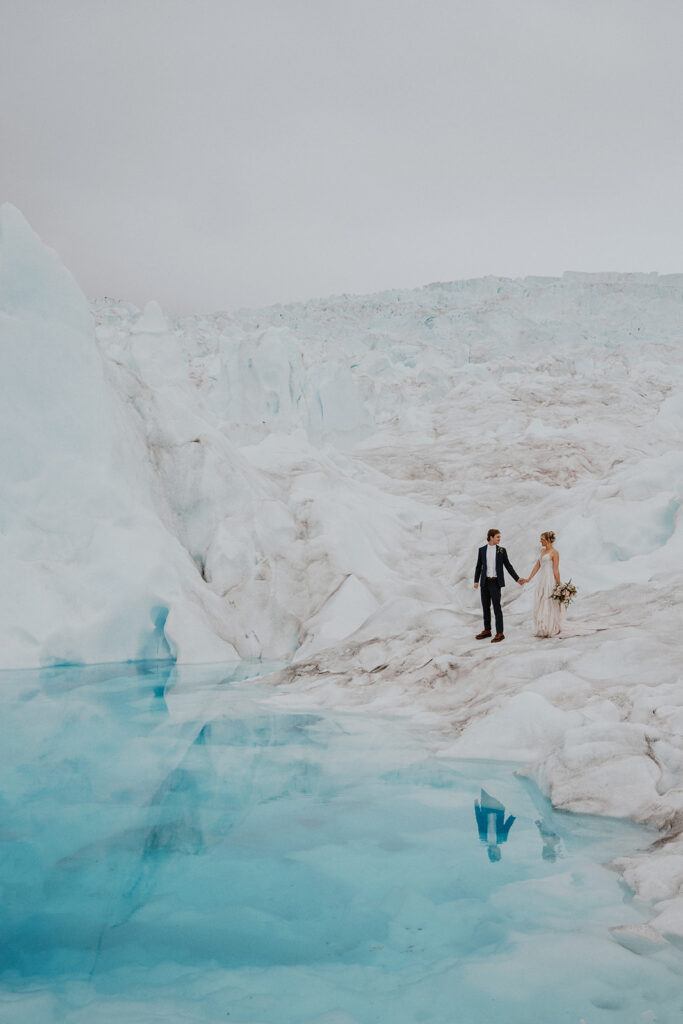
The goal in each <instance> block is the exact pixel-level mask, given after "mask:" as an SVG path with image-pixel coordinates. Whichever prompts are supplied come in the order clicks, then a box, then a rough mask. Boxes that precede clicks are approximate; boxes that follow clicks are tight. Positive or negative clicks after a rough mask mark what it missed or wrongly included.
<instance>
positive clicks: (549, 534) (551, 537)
mask: <svg viewBox="0 0 683 1024" xmlns="http://www.w3.org/2000/svg"><path fill="white" fill-rule="evenodd" d="M541 540H547V541H548V543H549V544H554V543H555V534H554V533H553V531H552V530H546V532H545V533H542V534H541Z"/></svg>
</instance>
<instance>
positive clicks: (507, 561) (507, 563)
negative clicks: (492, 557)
mask: <svg viewBox="0 0 683 1024" xmlns="http://www.w3.org/2000/svg"><path fill="white" fill-rule="evenodd" d="M503 565H504V566H505V568H506V569H507V571H508V572H509V573H510V575H511V576H512V578H513V580H516V581H517V582H518V583H519V576H518V575H517V573H516V572H515V570H514V569H513V567H512V564H511V562H510V559H509V558H508V553H507V551H506V550H505V548H503Z"/></svg>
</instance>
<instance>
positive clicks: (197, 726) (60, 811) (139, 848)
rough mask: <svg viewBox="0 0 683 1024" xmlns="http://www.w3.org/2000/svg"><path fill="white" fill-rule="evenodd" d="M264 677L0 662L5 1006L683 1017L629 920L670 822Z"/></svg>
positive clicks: (526, 1023) (270, 1023) (669, 962)
mask: <svg viewBox="0 0 683 1024" xmlns="http://www.w3.org/2000/svg"><path fill="white" fill-rule="evenodd" d="M264 671H265V667H264V666H262V665H252V666H250V665H239V666H232V667H227V668H226V667H225V666H223V667H206V666H202V667H201V668H199V667H196V668H192V669H190V668H186V669H178V668H175V667H173V666H170V665H163V664H159V663H145V664H127V665H106V666H93V667H88V668H73V667H65V668H54V669H46V670H42V671H40V672H38V671H36V672H15V673H10V672H4V673H0V760H1V764H2V777H1V779H0V786H1V789H0V811H1V824H0V885H1V887H2V917H1V920H0V941H1V948H0V1021H2V1022H8V1024H48V1022H50V1024H51V1022H57V1021H59V1022H69V1024H76V1022H77V1024H101V1022H107V1024H151V1022H164V1024H180V1022H183V1024H193V1022H207V1021H210V1022H218V1021H222V1022H228V1024H354V1022H357V1024H417V1022H427V1024H494V1022H495V1024H561V1022H565V1021H566V1022H571V1024H580V1022H582V1021H583V1022H585V1024H605V1022H611V1024H622V1022H623V1024H626V1022H631V1021H633V1022H638V1024H643V1022H646V1024H666V1022H670V1024H678V1022H679V1021H680V1020H681V1018H682V1016H683V979H682V978H681V963H680V959H679V957H678V954H676V953H675V951H674V950H671V949H668V950H665V951H664V952H662V953H657V954H656V955H650V956H639V955H636V954H635V953H633V952H631V951H630V950H629V949H627V948H624V946H622V945H620V944H619V943H618V942H617V941H615V938H614V937H613V936H612V933H611V932H610V928H611V927H613V926H617V925H624V924H629V923H640V922H642V921H643V920H644V917H643V911H642V910H640V909H639V908H638V907H637V905H636V903H635V902H634V901H633V900H632V899H631V896H630V893H629V892H628V891H627V890H625V889H624V888H623V887H621V886H620V885H619V882H618V877H617V875H616V874H615V873H614V872H612V871H610V870H608V869H607V868H606V867H605V866H603V865H604V864H605V863H606V862H608V861H609V860H610V858H612V857H614V856H615V855H617V854H622V853H625V852H630V851H633V850H636V849H639V848H643V847H645V846H646V845H648V844H649V843H650V842H651V840H652V838H653V837H652V835H651V834H650V833H648V832H646V831H645V830H643V829H639V828H636V827H635V826H632V825H630V824H628V823H625V822H618V821H613V820H608V819H601V818H592V817H582V816H573V815H566V814H558V813H555V812H553V811H552V809H551V807H550V805H549V804H548V802H547V801H546V800H544V799H543V798H542V797H541V795H540V793H539V792H538V791H537V790H536V789H535V788H534V787H533V786H532V785H530V784H529V783H527V782H525V781H524V780H522V779H520V778H518V777H517V776H515V774H514V766H512V765H508V764H500V763H491V762H481V761H468V762H462V761H452V762H449V761H444V760H442V759H439V760H435V759H433V758H431V757H430V756H429V754H428V752H427V750H426V748H425V747H424V746H423V744H422V743H421V740H420V738H419V735H417V734H416V732H415V731H414V730H411V728H410V726H409V724H408V723H406V722H401V721H394V720H391V719H381V720H378V719H377V718H371V717H366V716H363V715H360V714H355V715H352V714H327V713H326V714H319V713H304V712H301V711H296V712H292V711H288V710H285V709H283V708H282V707H281V706H279V705H275V704H274V703H273V701H272V699H271V698H272V693H273V691H272V689H270V688H268V687H266V686H264V685H263V684H262V683H260V682H259V681H258V679H257V678H256V677H257V676H258V675H259V674H262V673H263V672H264Z"/></svg>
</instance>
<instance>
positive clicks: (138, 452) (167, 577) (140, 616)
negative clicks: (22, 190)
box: [0, 205, 235, 667]
mask: <svg viewBox="0 0 683 1024" xmlns="http://www.w3.org/2000/svg"><path fill="white" fill-rule="evenodd" d="M93 327H94V325H93V321H92V317H91V314H90V310H89V308H88V304H87V302H86V300H85V299H84V297H83V295H82V294H81V292H80V290H79V288H78V286H77V285H76V283H75V282H74V280H73V278H72V277H71V275H70V274H69V273H68V272H67V271H66V269H65V268H64V267H63V266H62V264H61V263H60V261H59V259H58V257H57V256H56V254H55V253H54V252H52V251H50V250H49V249H47V248H46V247H45V246H44V245H43V244H42V243H41V241H40V240H39V239H38V238H37V237H36V236H35V234H34V233H33V232H32V231H31V229H30V227H29V226H28V225H27V223H26V221H25V220H24V219H23V217H22V216H21V214H20V213H19V212H18V211H17V210H16V209H14V208H13V207H12V206H9V205H4V206H3V207H2V208H1V210H0V353H1V358H2V373H1V374H0V458H1V460H2V473H1V474H0V514H1V516H2V520H1V522H2V530H1V531H0V549H1V550H0V652H1V653H0V659H1V664H2V667H26V666H35V665H40V664H50V663H58V662H81V661H84V662H85V661H90V662H96V661H108V660H122V659H123V660H125V659H129V658H139V657H170V656H174V655H178V656H180V657H181V658H183V657H184V658H185V659H187V658H190V659H191V658H192V657H194V656H197V655H199V656H201V657H203V658H206V656H207V655H208V654H211V655H213V656H214V657H219V656H222V657H229V656H231V655H232V656H234V655H235V652H234V649H233V647H232V646H231V644H230V643H229V642H226V641H225V640H224V639H223V638H221V636H220V620H219V616H218V614H217V608H216V604H217V602H216V599H215V597H214V595H213V594H212V593H211V592H210V591H209V590H208V588H207V587H206V585H205V584H204V583H203V581H201V578H199V577H198V574H197V571H196V567H195V565H194V563H193V562H192V560H191V559H190V557H189V556H188V554H187V552H186V551H185V550H184V549H183V547H182V546H181V545H180V544H179V543H178V541H177V539H176V538H175V537H174V536H173V535H172V534H171V533H170V532H169V531H168V529H166V528H165V526H164V525H163V523H162V521H161V519H160V516H159V514H158V511H157V509H156V508H155V506H154V502H153V500H152V494H151V488H150V479H149V477H148V476H147V474H146V473H145V472H144V465H145V462H146V461H147V458H148V455H147V449H146V448H145V447H144V444H143V441H142V436H141V435H140V434H139V432H138V431H137V430H136V425H135V423H134V422H131V420H130V417H129V416H128V414H127V412H126V409H125V407H124V406H123V405H122V403H121V401H120V399H119V396H118V395H116V394H115V393H114V392H113V391H112V389H111V387H110V385H109V384H108V383H107V380H106V377H105V374H104V372H103V365H102V358H101V355H100V353H99V351H98V349H97V346H96V344H95V339H94V329H93ZM141 467H142V471H141ZM213 619H215V621H216V623H217V625H215V626H214V625H213V622H212V620H213ZM208 623H212V624H211V625H209V624H208Z"/></svg>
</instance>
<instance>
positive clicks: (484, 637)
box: [474, 629, 491, 640]
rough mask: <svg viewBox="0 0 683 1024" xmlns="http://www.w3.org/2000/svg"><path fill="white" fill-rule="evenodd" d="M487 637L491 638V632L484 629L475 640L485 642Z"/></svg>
mask: <svg viewBox="0 0 683 1024" xmlns="http://www.w3.org/2000/svg"><path fill="white" fill-rule="evenodd" d="M487 636H491V630H490V629H483V630H482V631H481V633H477V635H476V636H475V638H474V639H475V640H485V639H486V637H487Z"/></svg>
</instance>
